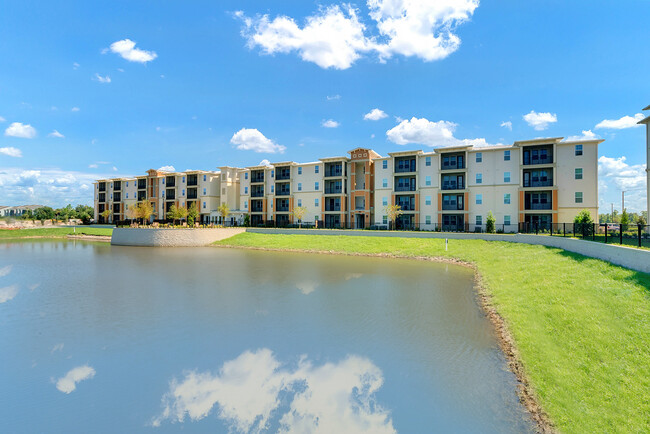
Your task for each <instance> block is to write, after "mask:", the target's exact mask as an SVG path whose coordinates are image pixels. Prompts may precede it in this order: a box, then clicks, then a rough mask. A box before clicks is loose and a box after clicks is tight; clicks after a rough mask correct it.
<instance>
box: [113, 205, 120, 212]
mask: <svg viewBox="0 0 650 434" xmlns="http://www.w3.org/2000/svg"><path fill="white" fill-rule="evenodd" d="M113 214H120V204H119V203H116V204H115V205H113Z"/></svg>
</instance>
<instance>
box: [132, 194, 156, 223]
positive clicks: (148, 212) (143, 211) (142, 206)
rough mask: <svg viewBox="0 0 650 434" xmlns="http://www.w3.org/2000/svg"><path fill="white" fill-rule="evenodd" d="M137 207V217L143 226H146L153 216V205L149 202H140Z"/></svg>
mask: <svg viewBox="0 0 650 434" xmlns="http://www.w3.org/2000/svg"><path fill="white" fill-rule="evenodd" d="M135 207H136V215H137V216H138V218H141V219H142V224H146V223H147V221H149V218H150V217H151V216H152V215H153V205H152V204H151V202H149V201H147V200H143V201H140V202H138V204H137V205H135Z"/></svg>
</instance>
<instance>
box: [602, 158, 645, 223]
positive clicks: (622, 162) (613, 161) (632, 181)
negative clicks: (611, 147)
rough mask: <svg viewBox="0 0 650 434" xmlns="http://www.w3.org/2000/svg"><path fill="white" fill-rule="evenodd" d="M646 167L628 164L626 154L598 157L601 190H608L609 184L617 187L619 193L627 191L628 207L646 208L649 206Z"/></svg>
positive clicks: (626, 200) (634, 208)
mask: <svg viewBox="0 0 650 434" xmlns="http://www.w3.org/2000/svg"><path fill="white" fill-rule="evenodd" d="M645 169H646V166H645V165H644V164H633V165H630V164H628V163H627V158H626V157H625V156H622V157H618V158H611V157H606V156H604V155H603V156H601V157H600V158H598V178H599V187H600V189H601V192H606V191H607V187H609V186H613V187H615V188H616V190H617V193H618V192H620V191H626V192H627V193H626V194H625V204H626V208H628V209H630V210H632V211H639V210H645V209H646V206H647V203H646V194H647V192H646V183H647V177H646V171H645ZM619 196H620V195H619Z"/></svg>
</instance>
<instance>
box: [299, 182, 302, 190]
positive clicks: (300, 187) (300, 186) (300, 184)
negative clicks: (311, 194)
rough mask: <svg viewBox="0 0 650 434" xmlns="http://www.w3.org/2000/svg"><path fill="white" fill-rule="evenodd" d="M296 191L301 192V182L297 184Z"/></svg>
mask: <svg viewBox="0 0 650 434" xmlns="http://www.w3.org/2000/svg"><path fill="white" fill-rule="evenodd" d="M298 191H302V182H299V183H298Z"/></svg>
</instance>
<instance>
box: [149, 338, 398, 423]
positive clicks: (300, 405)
mask: <svg viewBox="0 0 650 434" xmlns="http://www.w3.org/2000/svg"><path fill="white" fill-rule="evenodd" d="M382 384H383V377H382V373H381V370H380V369H379V368H378V367H376V366H375V365H374V364H373V363H372V362H371V361H370V360H368V359H365V358H362V357H358V356H348V357H347V358H346V359H344V360H342V361H340V362H339V363H325V364H324V365H322V366H314V365H312V363H311V362H310V361H308V360H307V359H306V357H304V356H303V357H302V358H301V359H300V361H299V363H298V366H297V367H296V368H294V369H292V370H291V369H286V368H284V367H283V366H282V364H281V363H280V362H278V360H277V359H276V358H275V357H274V356H273V353H272V352H271V351H270V350H268V349H260V350H258V351H255V352H251V351H246V352H244V353H243V354H241V355H240V356H239V357H237V358H236V359H234V360H231V361H228V362H226V363H224V364H223V366H222V367H221V369H220V370H219V372H218V373H217V374H216V375H213V374H211V373H209V372H205V373H200V372H196V371H190V372H186V373H185V377H184V378H183V380H182V381H180V382H179V381H177V380H175V379H174V380H172V382H171V383H170V390H169V392H168V393H166V394H165V395H164V396H163V399H162V403H163V411H162V413H161V414H160V415H159V416H157V417H155V418H154V419H153V420H152V425H153V426H159V425H160V424H161V423H162V422H165V421H167V420H169V421H172V422H184V420H185V418H186V417H188V418H189V419H190V420H192V421H197V420H200V419H203V418H205V417H206V416H208V415H209V414H210V413H211V412H212V410H213V408H214V407H215V406H218V408H219V410H218V412H217V417H218V418H219V419H221V420H223V421H224V422H225V423H227V424H228V425H229V430H230V431H236V432H260V431H262V430H264V429H266V428H268V427H269V425H271V424H273V425H277V426H278V432H313V433H335V432H354V433H380V434H382V433H394V432H396V431H395V428H394V427H393V424H392V421H391V419H390V416H389V413H388V412H387V411H386V410H384V409H383V408H382V407H381V406H380V405H379V404H378V403H377V402H376V401H375V397H374V395H375V393H376V392H377V390H379V388H380V387H381V386H382ZM284 402H286V403H288V408H285V405H284Z"/></svg>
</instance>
